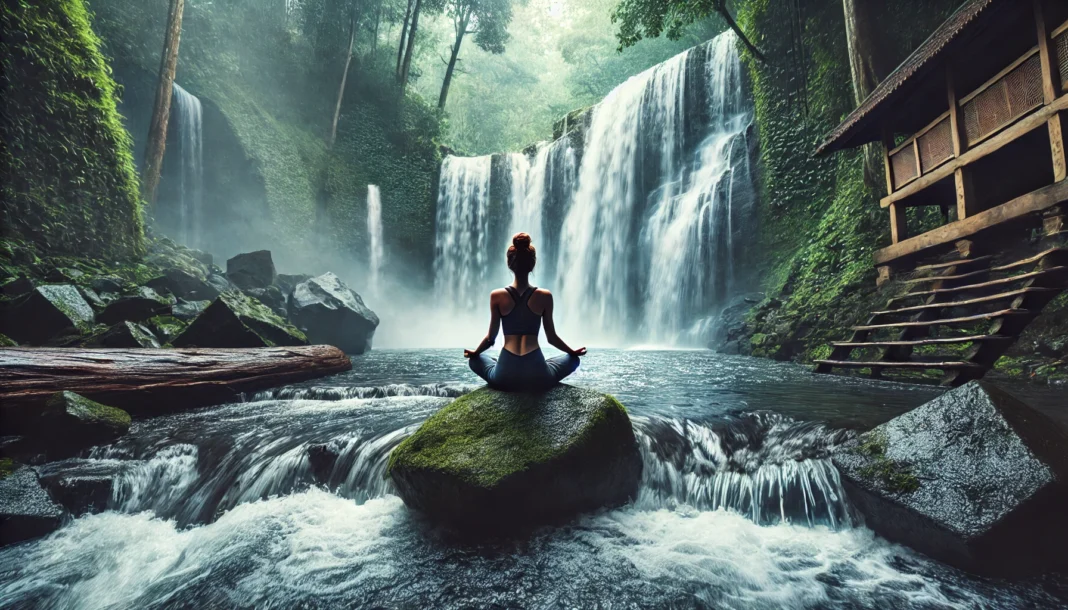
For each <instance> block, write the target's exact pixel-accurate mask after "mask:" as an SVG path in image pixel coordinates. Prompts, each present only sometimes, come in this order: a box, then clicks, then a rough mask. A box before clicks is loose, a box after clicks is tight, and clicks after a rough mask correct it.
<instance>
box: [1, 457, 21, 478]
mask: <svg viewBox="0 0 1068 610" xmlns="http://www.w3.org/2000/svg"><path fill="white" fill-rule="evenodd" d="M18 469H19V464H18V462H16V461H15V460H13V459H11V458H0V481H3V480H4V479H6V478H8V477H9V476H11V475H12V474H14V472H15V471H16V470H18Z"/></svg>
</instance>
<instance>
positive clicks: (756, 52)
mask: <svg viewBox="0 0 1068 610" xmlns="http://www.w3.org/2000/svg"><path fill="white" fill-rule="evenodd" d="M716 12H718V13H719V15H720V17H723V20H724V21H726V22H727V25H728V26H730V28H731V29H732V30H734V33H735V34H737V35H738V38H740V39H741V40H742V44H744V45H745V46H746V48H748V49H749V52H750V53H752V54H753V57H756V58H757V59H759V60H760V61H762V62H767V59H765V58H764V53H762V52H761V51H760V49H758V48H756V45H754V44H753V43H752V42H751V41H750V40H749V37H748V36H746V35H745V32H743V31H742V28H741V27H739V26H738V23H737V22H736V21H735V20H734V17H731V13H730V11H728V10H727V2H726V0H720V1H719V2H717V3H716Z"/></svg>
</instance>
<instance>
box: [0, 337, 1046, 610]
mask: <svg viewBox="0 0 1068 610" xmlns="http://www.w3.org/2000/svg"><path fill="white" fill-rule="evenodd" d="M354 364H355V368H354V370H353V372H351V373H348V374H345V375H341V376H337V377H334V378H331V379H328V380H322V381H319V382H312V383H307V384H301V385H298V386H292V387H287V388H282V389H279V390H274V391H270V392H263V393H260V394H257V395H254V396H249V397H247V398H246V401H245V402H240V403H235V404H230V405H223V406H220V407H215V408H210V409H202V410H197V411H192V412H188V413H181V414H175V415H169V416H164V417H157V418H153V419H146V420H140V421H137V422H135V424H134V428H133V430H132V433H131V434H130V435H128V436H127V437H125V438H123V439H122V440H120V441H119V442H117V443H115V444H113V445H110V446H107V447H99V448H96V449H94V450H92V451H91V452H89V453H87V454H86V455H83V456H81V457H79V458H75V459H73V460H69V461H66V462H62V463H54V464H51V465H48V466H46V467H44V468H43V469H42V471H44V472H46V473H49V474H50V475H57V473H58V474H60V475H61V474H62V473H63V471H64V469H67V470H68V471H69V472H70V473H72V476H73V475H74V474H77V473H79V472H82V473H84V472H86V471H87V469H88V470H91V471H92V472H94V473H97V474H99V473H101V472H105V473H109V474H108V476H109V477H110V495H109V497H108V500H107V510H106V511H104V512H102V513H99V514H93V515H87V516H83V517H80V518H77V519H74V520H72V522H70V523H69V524H67V525H66V526H65V527H63V528H62V529H61V530H60V531H58V532H57V533H55V534H53V535H51V536H49V537H47V538H45V539H42V540H37V541H31V542H28V543H24V544H21V545H17V546H14V547H7V548H4V549H0V607H5V608H6V607H16V608H167V607H237V608H293V607H304V608H318V607H338V606H341V607H434V608H467V607H502V608H512V607H534V608H558V607H559V608H576V607H577V608H587V607H589V608H592V607H656V608H665V607H679V608H835V607H841V608H875V607H878V608H889V607H894V608H958V607H959V608H971V607H999V608H1012V607H1039V608H1042V607H1051V608H1052V607H1058V606H1059V604H1060V603H1063V601H1064V600H1063V599H1058V597H1057V595H1063V593H1064V589H1065V587H1064V585H1063V583H1061V584H1057V583H1042V582H1039V583H1025V584H1007V583H999V582H992V581H985V580H979V579H976V578H973V577H970V576H968V575H965V574H962V573H960V572H957V571H955V570H953V569H950V568H947V567H945V566H942V565H941V564H938V563H935V562H932V561H930V560H927V559H925V558H923V557H922V556H919V555H917V554H914V553H912V552H910V551H909V550H907V549H904V548H902V547H899V546H896V545H892V544H889V543H887V542H885V541H882V540H880V539H878V538H876V537H875V536H874V535H873V534H872V533H871V531H870V530H867V529H866V528H864V527H863V525H862V523H860V522H859V521H858V520H857V519H856V517H855V516H854V515H853V514H852V511H851V509H850V506H849V502H848V498H847V497H846V496H845V495H844V493H843V492H842V488H841V483H840V481H839V479H838V473H837V471H836V470H835V469H834V467H833V466H832V465H831V463H830V460H829V459H828V456H829V455H830V454H831V453H832V452H833V451H834V450H835V448H836V447H837V446H838V445H839V444H841V443H842V442H844V441H845V440H847V439H849V438H851V437H852V436H853V435H854V434H856V432H855V431H854V430H853V429H852V428H853V427H855V424H856V423H857V422H858V421H859V420H861V419H865V418H867V419H868V421H867V422H866V424H865V425H867V424H870V423H871V422H872V421H878V420H883V419H887V418H889V417H892V416H893V415H894V414H896V413H898V412H900V411H902V410H904V409H907V408H910V407H911V406H914V405H916V404H919V403H921V402H924V401H925V400H927V399H929V398H930V397H931V396H932V395H933V394H934V393H936V391H935V390H930V389H915V388H909V387H905V386H898V385H893V384H878V383H871V382H865V381H856V380H847V379H829V378H826V377H820V378H818V379H813V378H812V376H811V375H810V374H808V373H807V372H806V371H804V370H803V369H800V368H798V367H793V366H788V365H779V364H775V363H770V362H765V361H757V360H752V359H746V358H724V357H722V356H718V355H715V354H711V353H708V352H701V351H694V352H648V351H646V352H626V351H604V352H599V353H596V354H594V355H592V356H591V357H589V358H587V359H586V360H585V361H584V363H583V367H582V368H581V369H580V371H579V372H578V373H577V374H576V377H575V379H574V383H576V384H578V385H586V386H591V387H597V388H599V389H603V390H606V391H611V392H613V393H615V394H617V395H619V396H620V397H621V399H622V400H623V402H624V403H625V404H626V405H627V406H628V409H629V410H630V412H631V414H632V418H633V420H634V425H635V430H636V432H637V434H638V438H639V442H640V444H641V447H642V454H643V461H644V466H645V471H644V475H643V482H642V486H641V490H640V493H639V496H638V498H637V499H636V500H635V502H633V503H632V504H630V505H628V506H625V507H622V508H619V509H615V510H608V511H603V512H601V513H599V514H594V515H588V516H585V517H582V518H580V519H578V520H576V521H574V522H572V523H570V524H568V525H567V526H565V527H559V528H547V529H544V530H541V531H538V532H536V533H535V534H534V535H533V536H531V537H530V538H527V539H523V540H504V541H497V542H494V543H482V544H478V545H471V544H466V543H462V542H460V541H457V540H456V539H454V538H453V537H452V536H451V535H450V534H449V533H447V532H443V531H439V530H436V529H434V528H432V527H430V526H429V525H428V524H426V523H424V522H422V521H421V520H420V519H419V517H418V516H417V515H413V514H412V513H410V512H409V511H408V510H407V509H406V508H405V507H404V506H403V504H402V503H401V501H400V500H399V499H398V498H397V497H396V496H394V495H393V494H392V493H391V488H390V483H389V481H388V480H386V479H385V478H384V477H383V475H384V473H385V465H386V460H387V458H388V455H389V452H390V450H392V448H393V447H395V446H396V445H397V444H398V443H399V442H400V441H401V440H403V438H404V437H405V436H407V435H408V434H410V433H411V432H412V431H413V430H414V429H415V427H416V426H418V424H419V423H420V422H421V421H423V420H424V419H425V418H426V417H427V416H428V415H430V414H431V413H433V412H434V411H435V410H437V409H438V408H440V407H441V406H443V405H444V404H446V403H447V402H448V401H449V400H450V399H451V397H453V396H456V395H459V394H461V393H463V392H465V391H468V390H470V389H471V388H473V387H474V386H473V384H472V381H473V379H471V376H470V375H469V374H468V373H467V372H466V371H465V369H464V368H462V365H463V362H462V361H458V360H457V359H455V354H454V353H453V352H451V351H435V352H431V353H429V354H428V353H426V352H415V351H411V352H405V351H397V352H375V353H373V354H371V355H368V356H364V357H359V358H356V359H354ZM621 367H626V368H627V370H628V371H629V372H630V374H629V375H627V376H626V377H625V378H620V376H619V375H617V374H616V371H618V370H620V368H621ZM396 371H408V373H405V374H397V373H396ZM776 405H778V408H775V407H776ZM836 412H837V413H839V414H841V415H842V417H834V416H833V414H834V413H836ZM806 413H810V414H811V413H815V414H817V415H816V417H805V414H806ZM829 414H831V415H829ZM820 420H821V421H820ZM313 447H326V448H328V449H329V453H330V454H331V455H332V456H336V460H333V461H332V462H331V463H328V464H327V466H323V465H321V464H318V465H317V464H316V463H315V461H314V460H313V459H312V458H311V457H310V456H311V455H312V454H313V451H311V448H313ZM1058 591H1059V593H1058Z"/></svg>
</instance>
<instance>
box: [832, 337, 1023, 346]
mask: <svg viewBox="0 0 1068 610" xmlns="http://www.w3.org/2000/svg"><path fill="white" fill-rule="evenodd" d="M1015 339H1016V337H1006V336H1005V335H970V336H967V337H936V338H933V339H916V340H915V341H868V342H866V343H850V342H848V341H836V342H833V343H831V345H833V346H834V347H852V348H862V347H920V346H924V345H952V344H958V343H977V342H980V341H1013V340H1015Z"/></svg>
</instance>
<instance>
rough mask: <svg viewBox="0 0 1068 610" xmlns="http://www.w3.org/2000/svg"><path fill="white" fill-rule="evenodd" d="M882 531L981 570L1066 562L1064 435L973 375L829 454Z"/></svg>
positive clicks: (1067, 442)
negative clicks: (949, 389) (970, 379)
mask: <svg viewBox="0 0 1068 610" xmlns="http://www.w3.org/2000/svg"><path fill="white" fill-rule="evenodd" d="M833 461H834V464H835V465H836V466H837V467H838V470H839V472H840V473H841V475H842V480H843V483H844V485H845V488H846V490H847V492H848V495H849V498H850V500H851V501H852V503H853V504H854V506H856V508H857V509H858V510H859V511H860V512H861V513H862V514H863V515H864V517H865V522H866V523H867V525H868V526H870V527H871V528H872V529H874V530H875V531H876V532H878V533H879V534H881V535H882V536H884V537H886V538H888V539H890V540H893V541H896V542H901V543H904V544H907V545H909V546H911V547H913V548H915V549H917V550H919V551H921V552H923V553H926V554H927V555H930V556H931V557H934V558H936V559H939V560H941V561H944V562H946V563H949V564H951V565H954V566H957V567H960V568H963V569H966V570H970V571H974V572H979V573H991V574H1016V573H1023V572H1027V571H1029V570H1032V569H1043V568H1051V567H1054V566H1055V565H1056V564H1057V563H1061V564H1063V563H1064V558H1065V554H1064V548H1065V545H1066V544H1068V527H1066V525H1065V524H1064V519H1063V516H1064V510H1065V507H1068V433H1066V432H1065V431H1064V430H1063V429H1062V428H1061V427H1060V426H1059V425H1058V424H1057V423H1055V422H1054V421H1052V420H1051V419H1049V418H1048V417H1047V416H1046V415H1044V414H1042V413H1040V412H1039V411H1036V410H1034V409H1032V408H1030V407H1028V406H1027V405H1026V404H1024V403H1023V402H1021V401H1019V400H1017V399H1016V398H1014V397H1013V396H1011V395H1009V394H1007V393H1006V392H1004V391H1003V390H1000V389H998V388H996V387H994V386H992V385H990V384H987V383H983V382H974V381H973V382H971V383H968V384H966V385H964V386H961V387H959V388H957V389H955V390H952V391H950V392H947V393H946V394H944V395H942V396H940V397H939V398H936V399H935V400H932V401H931V402H929V403H927V404H925V405H923V406H921V407H918V408H916V409H913V410H912V411H909V412H908V413H905V414H904V415H901V416H899V417H896V418H894V419H892V420H890V421H889V422H887V423H885V424H883V425H881V426H878V427H876V428H875V429H873V430H871V431H870V432H868V433H866V434H864V435H861V436H860V437H859V438H858V439H856V440H854V441H851V442H850V443H847V444H846V445H844V446H843V447H842V449H841V450H839V451H838V452H837V453H836V454H835V455H834V457H833Z"/></svg>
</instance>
